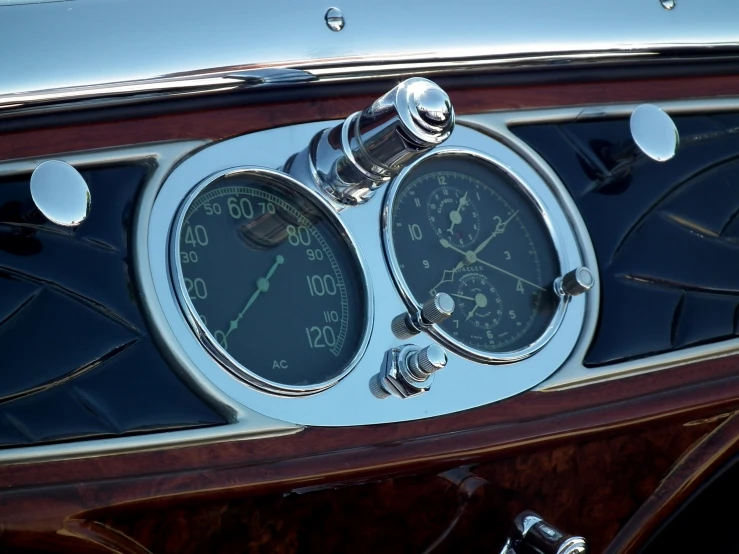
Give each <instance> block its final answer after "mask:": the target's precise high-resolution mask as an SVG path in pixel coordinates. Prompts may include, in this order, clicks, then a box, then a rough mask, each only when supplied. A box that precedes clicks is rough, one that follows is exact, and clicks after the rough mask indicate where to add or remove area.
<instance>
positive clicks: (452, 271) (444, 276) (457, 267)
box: [429, 239, 464, 296]
mask: <svg viewBox="0 0 739 554" xmlns="http://www.w3.org/2000/svg"><path fill="white" fill-rule="evenodd" d="M442 240H444V239H442ZM463 267H464V260H462V261H461V262H459V263H458V264H457V265H455V266H454V268H453V269H445V270H444V273H442V274H441V281H439V282H438V283H436V284H435V285H434V286H433V287H432V288H431V290H430V291H429V292H430V293H431V296H434V295H435V294H436V290H437V289H438V288H439V287H440V286H441V285H442V284H444V283H452V282H454V275H455V274H456V273H457V271H459V270H460V269H462V268H463ZM447 273H449V274H451V279H447Z"/></svg>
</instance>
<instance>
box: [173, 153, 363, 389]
mask: <svg viewBox="0 0 739 554" xmlns="http://www.w3.org/2000/svg"><path fill="white" fill-rule="evenodd" d="M235 175H249V176H252V177H254V178H256V179H259V180H261V181H262V182H266V183H268V184H269V185H270V186H274V187H277V188H280V187H282V188H284V189H287V190H292V191H295V192H297V193H298V194H300V195H302V196H303V197H304V198H306V199H307V200H309V201H310V202H311V203H313V204H314V205H315V206H317V207H318V208H319V209H320V210H321V212H322V213H323V214H324V215H325V216H326V217H327V218H328V220H329V221H330V222H331V224H332V225H333V226H334V229H335V230H336V232H337V233H338V234H339V236H340V237H341V239H342V240H343V241H344V243H345V244H346V247H347V249H348V254H349V256H351V258H352V260H353V261H354V263H356V264H357V272H358V274H359V278H360V281H361V286H362V295H363V297H364V303H365V311H364V321H363V330H362V335H361V339H360V341H359V345H358V347H357V351H356V352H355V353H354V355H353V356H352V358H351V359H350V360H349V362H348V364H347V365H346V366H345V367H344V368H343V369H342V370H341V372H339V373H338V374H337V375H336V376H335V377H333V378H331V379H329V380H327V381H323V382H320V383H313V384H310V385H301V386H293V385H286V384H284V383H278V382H276V381H270V380H269V379H265V378H264V377H262V376H260V375H258V374H257V373H255V372H253V371H251V370H250V369H249V368H247V367H246V366H244V365H243V364H241V363H239V362H238V361H237V360H236V359H235V358H234V357H233V356H231V355H230V354H229V353H228V352H227V351H226V350H225V349H224V348H222V347H221V345H219V344H218V341H217V340H216V339H215V337H214V336H213V335H212V333H211V332H210V331H209V330H208V328H207V327H206V326H205V325H203V323H202V321H201V320H200V318H199V317H198V315H197V310H196V309H195V306H194V305H193V304H192V301H191V300H190V298H189V295H188V294H187V291H186V288H185V282H184V275H183V272H182V264H181V262H180V238H181V232H182V224H183V222H184V218H185V216H186V215H187V210H188V209H189V207H190V206H191V205H192V203H193V202H194V201H195V199H196V198H197V197H198V196H199V195H200V193H201V192H202V191H203V190H204V189H205V188H206V187H208V186H209V185H210V184H212V183H213V182H214V181H216V180H218V179H221V178H228V177H232V176H235ZM168 242H169V252H168V255H169V273H170V282H171V284H172V289H173V292H174V294H175V296H176V297H177V301H178V302H179V304H180V307H181V308H182V312H183V314H184V316H185V319H186V320H187V322H188V324H189V325H190V328H191V330H192V332H193V333H194V334H195V336H196V338H197V339H198V341H199V342H200V344H201V345H202V346H203V348H205V349H206V350H207V351H208V353H209V354H210V355H211V356H212V357H213V358H214V359H215V360H216V361H217V362H218V363H219V364H220V365H221V366H223V367H224V368H225V369H227V370H228V371H230V372H231V373H233V374H234V375H236V376H237V377H239V378H241V379H243V380H244V381H246V382H247V383H248V384H250V385H252V386H253V387H256V388H258V389H260V390H263V391H265V392H270V393H273V394H280V395H285V396H302V395H307V394H314V393H317V392H320V391H323V390H326V389H327V388H329V387H332V386H334V385H335V384H336V383H338V382H339V381H340V380H341V379H343V378H344V377H345V376H346V375H348V374H349V372H350V371H351V370H352V369H354V367H355V366H356V365H357V364H358V363H359V361H360V360H361V359H362V356H363V355H364V352H365V350H366V349H367V344H368V343H369V338H370V334H371V330H372V320H373V317H372V315H373V312H372V301H371V299H372V288H371V284H370V281H369V278H368V275H369V273H368V271H367V268H366V267H365V266H364V263H363V261H362V256H361V255H360V253H359V250H358V249H357V246H356V244H355V242H354V240H353V238H352V236H351V234H350V233H349V230H348V229H347V228H346V226H345V225H344V224H343V222H342V221H341V218H339V217H337V216H336V213H335V212H334V211H333V210H332V208H331V206H330V204H328V202H327V201H326V200H325V199H324V198H323V197H322V196H321V195H320V194H318V193H316V192H315V191H313V190H312V189H310V188H308V187H306V186H305V185H303V184H302V183H301V182H300V181H298V180H296V179H294V178H293V177H290V176H289V175H287V174H286V173H283V172H281V171H277V170H274V169H269V168H263V167H256V166H241V167H232V168H229V169H226V170H223V171H219V172H217V173H214V174H213V175H210V176H209V177H207V178H205V179H203V180H202V181H200V182H199V183H198V184H197V185H195V186H194V187H193V189H192V190H191V191H190V192H189V193H188V194H187V196H186V197H185V199H184V200H183V201H182V203H181V204H180V206H179V208H178V209H177V214H176V215H175V217H174V219H173V221H172V226H171V228H170V236H169V239H168Z"/></svg>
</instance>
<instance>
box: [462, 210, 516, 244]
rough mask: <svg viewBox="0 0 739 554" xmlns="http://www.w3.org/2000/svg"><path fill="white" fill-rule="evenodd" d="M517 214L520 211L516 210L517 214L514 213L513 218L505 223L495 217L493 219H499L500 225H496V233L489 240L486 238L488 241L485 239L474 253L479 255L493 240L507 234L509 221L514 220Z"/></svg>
mask: <svg viewBox="0 0 739 554" xmlns="http://www.w3.org/2000/svg"><path fill="white" fill-rule="evenodd" d="M517 214H518V210H516V211H515V212H513V215H512V216H511V217H509V218H508V219H506V220H505V221H503V220H502V219H500V218H499V217H498V216H497V215H496V216H495V217H494V218H493V219H497V220H498V223H497V224H496V225H495V231H493V234H492V235H490V236H489V237H488V238H486V239H485V240H484V241H482V242H481V243H480V244H479V246H478V247H477V248H475V249H474V250H473V252H474V253H475V254H478V253H479V252H481V251H482V249H483V248H485V247H486V246H487V245H488V243H489V242H490V241H491V240H493V239H494V238H495V237H497V236H498V235H502V234H503V233H505V228H506V225H508V222H509V221H510V220H511V219H513V218H514V217H516V215H517Z"/></svg>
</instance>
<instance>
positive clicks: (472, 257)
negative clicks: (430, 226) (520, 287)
mask: <svg viewBox="0 0 739 554" xmlns="http://www.w3.org/2000/svg"><path fill="white" fill-rule="evenodd" d="M439 242H440V243H441V245H442V246H443V247H444V248H451V249H452V250H454V251H455V252H457V253H458V254H462V255H463V256H464V260H465V261H466V262H467V263H470V264H474V263H480V264H482V265H486V266H488V267H489V268H491V269H494V270H496V271H500V272H501V273H505V274H506V275H509V276H511V277H513V278H514V279H518V280H519V281H523V282H524V283H526V284H528V285H531V286H532V287H534V288H537V289H539V290H546V289H545V288H544V287H540V286H539V285H537V284H536V283H532V282H531V281H528V280H527V279H524V278H523V277H519V276H518V275H516V274H515V273H511V272H510V271H506V270H505V269H502V268H500V267H498V266H497V265H493V264H491V263H488V262H486V261H485V260H481V259H480V258H478V257H477V254H476V253H475V252H473V251H471V250H470V251H469V252H465V251H464V250H460V249H459V248H457V247H455V246H453V245H452V244H451V243H450V242H449V241H448V240H446V239H441V240H440V241H439Z"/></svg>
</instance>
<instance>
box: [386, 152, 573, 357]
mask: <svg viewBox="0 0 739 554" xmlns="http://www.w3.org/2000/svg"><path fill="white" fill-rule="evenodd" d="M387 217H388V221H387V222H386V234H385V238H386V245H387V246H388V255H389V258H390V261H391V265H392V266H393V269H394V277H395V278H396V282H397V283H398V285H399V287H400V289H401V291H402V292H403V293H404V295H405V297H406V299H407V300H408V301H409V303H411V304H416V305H419V304H422V303H423V302H424V301H426V300H427V299H428V298H431V297H433V296H434V295H436V294H437V293H440V292H444V293H447V294H449V295H451V296H452V298H454V300H455V303H456V309H455V312H454V315H453V316H452V317H450V318H449V319H447V320H446V321H444V322H443V323H441V324H440V325H438V326H437V327H436V328H435V332H436V333H437V334H438V335H439V336H440V338H441V339H443V341H445V342H446V343H448V345H449V346H451V347H452V348H455V349H456V350H458V351H460V352H461V353H462V354H466V355H469V356H470V357H472V358H475V359H478V360H480V361H488V362H496V361H499V362H500V361H514V360H519V359H522V358H525V357H526V356H528V355H530V354H532V353H534V352H536V351H537V350H538V349H539V348H541V347H542V346H543V345H544V344H545V343H546V342H547V341H548V340H549V339H550V338H551V337H552V336H553V334H554V332H555V331H556V328H557V325H558V323H559V321H560V320H561V317H562V313H563V310H564V303H563V301H562V298H561V297H560V295H558V294H557V293H556V292H555V288H554V286H553V285H554V282H555V279H557V277H558V276H559V275H561V263H560V261H561V260H560V256H559V253H558V250H557V247H556V245H555V240H554V239H555V234H556V233H555V230H554V229H552V228H550V226H549V223H548V220H547V218H546V214H545V212H544V209H543V208H542V207H541V205H540V204H539V203H538V200H537V198H536V197H535V196H534V194H533V192H532V191H530V190H528V189H527V187H526V184H525V183H523V182H522V181H521V180H520V179H518V178H517V177H516V176H515V175H514V174H512V172H510V171H509V170H507V168H505V167H504V166H502V165H500V164H497V163H495V161H494V160H492V159H489V158H487V157H486V156H484V155H481V154H477V153H474V152H471V151H458V152H455V151H441V152H439V153H435V154H433V155H430V156H427V157H426V158H425V159H423V160H421V161H419V162H418V163H417V164H416V165H415V166H413V167H411V168H409V169H408V170H407V171H406V172H405V173H404V174H401V176H400V177H399V179H398V181H397V182H396V183H395V184H394V188H393V190H392V191H391V194H390V198H389V206H388V210H387Z"/></svg>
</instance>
